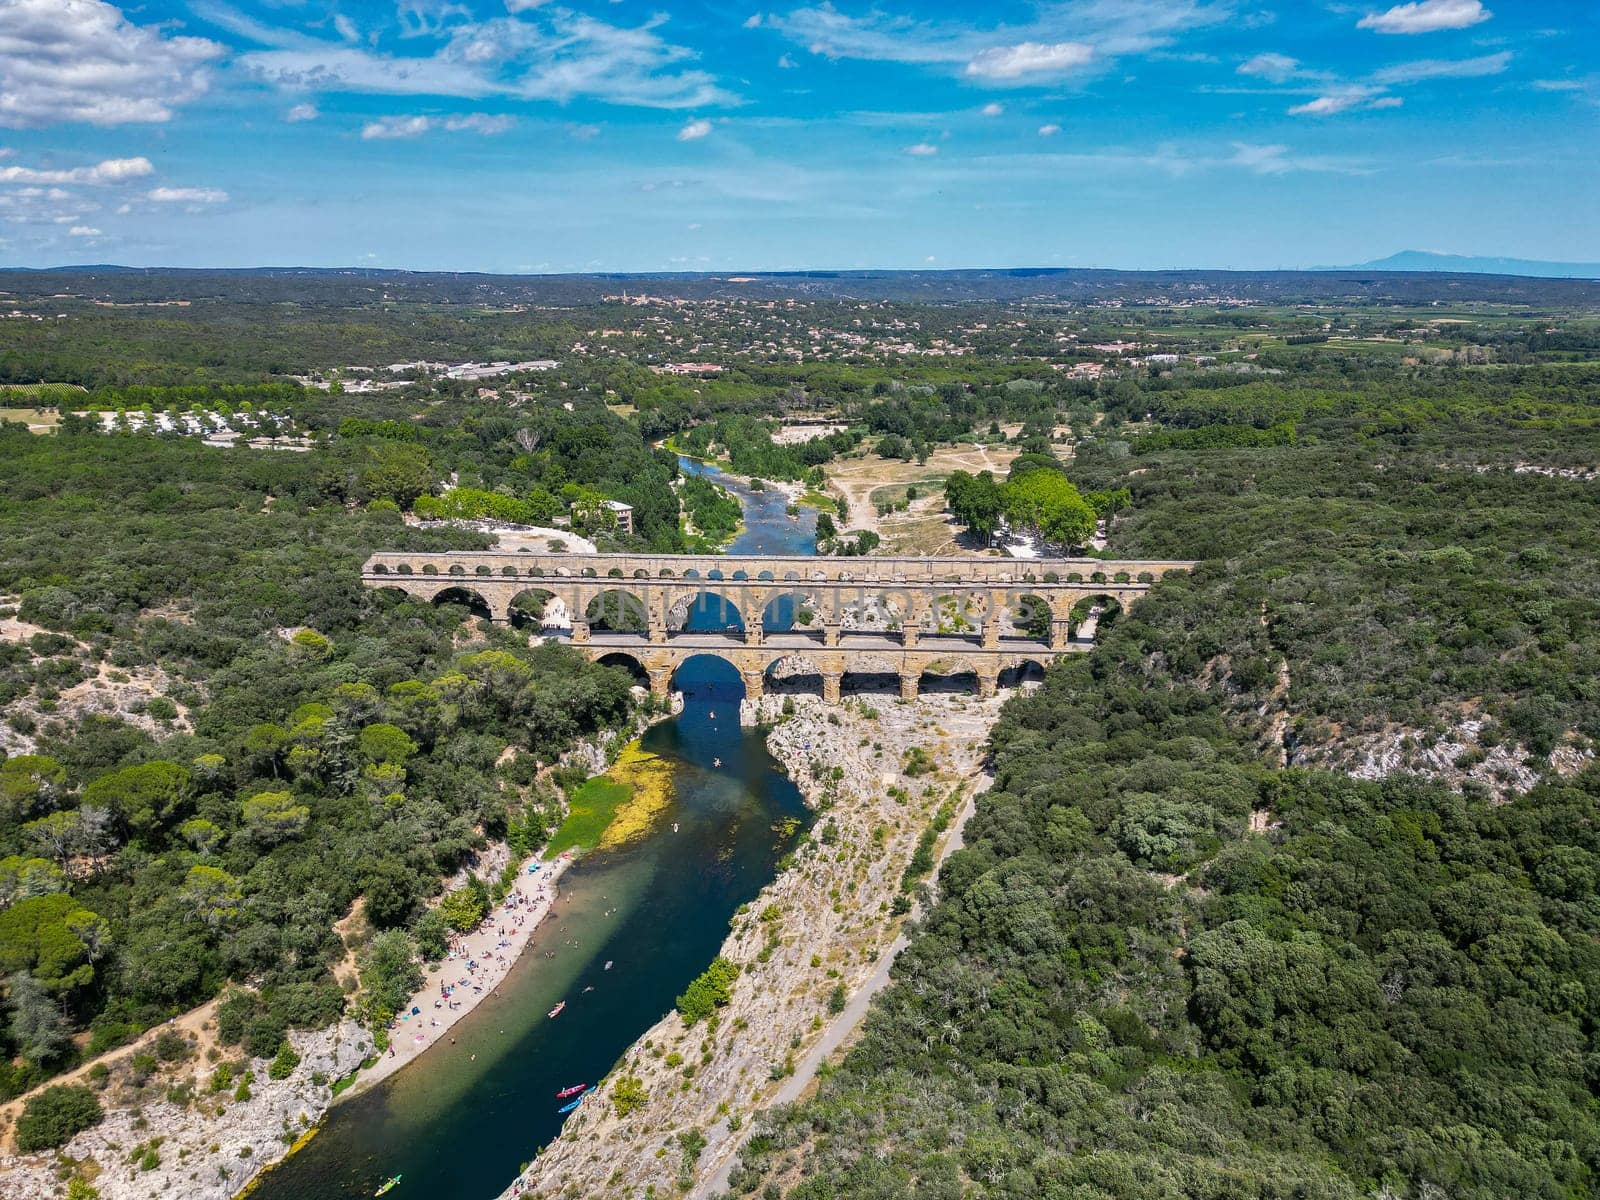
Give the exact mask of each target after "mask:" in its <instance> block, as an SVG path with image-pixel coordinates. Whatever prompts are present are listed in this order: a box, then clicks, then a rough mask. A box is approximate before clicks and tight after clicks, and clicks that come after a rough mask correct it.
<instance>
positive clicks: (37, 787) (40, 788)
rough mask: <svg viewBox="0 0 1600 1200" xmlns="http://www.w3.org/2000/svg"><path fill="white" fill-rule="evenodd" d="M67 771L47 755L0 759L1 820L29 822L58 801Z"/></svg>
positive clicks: (63, 787) (65, 781) (64, 788)
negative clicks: (30, 818) (28, 820)
mask: <svg viewBox="0 0 1600 1200" xmlns="http://www.w3.org/2000/svg"><path fill="white" fill-rule="evenodd" d="M66 785H67V772H66V768H64V767H63V766H62V765H61V764H60V763H58V762H57V761H56V760H55V759H53V758H51V757H50V756H49V755H47V754H19V755H17V756H16V757H15V758H8V759H5V760H4V761H3V762H0V820H4V821H6V822H7V823H11V822H20V821H26V820H27V819H28V818H29V817H32V816H35V815H37V814H39V813H42V812H45V811H47V810H49V809H50V808H51V807H53V806H54V805H55V804H57V803H59V801H60V798H61V796H62V794H63V793H64V792H65V791H66Z"/></svg>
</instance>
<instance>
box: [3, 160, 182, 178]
mask: <svg viewBox="0 0 1600 1200" xmlns="http://www.w3.org/2000/svg"><path fill="white" fill-rule="evenodd" d="M154 173H155V168H154V167H153V166H151V165H150V160H149V159H148V158H142V157H141V158H108V159H105V160H104V161H103V162H98V163H95V165H94V166H92V167H67V168H40V167H0V183H92V184H113V183H126V182H127V181H128V180H130V179H140V178H143V177H144V176H146V175H151V174H154Z"/></svg>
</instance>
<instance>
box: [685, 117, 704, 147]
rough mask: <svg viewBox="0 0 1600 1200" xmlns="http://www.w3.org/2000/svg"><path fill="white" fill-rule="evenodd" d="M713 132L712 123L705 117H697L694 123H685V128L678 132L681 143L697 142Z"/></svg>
mask: <svg viewBox="0 0 1600 1200" xmlns="http://www.w3.org/2000/svg"><path fill="white" fill-rule="evenodd" d="M710 132H711V122H710V121H708V120H706V119H705V118H704V117H697V118H696V119H694V120H693V121H685V122H684V124H683V128H682V129H680V130H678V140H679V141H680V142H697V141H699V140H700V139H701V138H703V137H705V136H706V134H708V133H710Z"/></svg>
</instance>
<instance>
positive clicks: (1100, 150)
mask: <svg viewBox="0 0 1600 1200" xmlns="http://www.w3.org/2000/svg"><path fill="white" fill-rule="evenodd" d="M1597 146H1600V4H1596V3H1594V0H1571V2H1565V0H1564V2H1556V3H1538V2H1534V0H1415V2H1411V3H1402V4H1399V5H1388V4H1385V3H1382V2H1381V0H1380V2H1378V3H1374V4H1368V3H1364V2H1361V0H1357V2H1354V3H1344V2H1339V3H1332V2H1329V3H1319V2H1316V0H1044V2H1040V3H1010V2H1006V3H964V4H956V3H939V4H934V3H911V2H910V0H833V2H832V3H801V4H774V3H772V0H766V4H765V5H763V6H759V7H758V6H755V5H749V4H721V3H712V4H694V5H689V4H681V3H668V2H662V0H657V2H655V3H650V2H647V0H599V2H589V0H565V2H563V0H363V2H361V3H353V2H350V0H332V2H331V3H330V2H328V0H324V2H322V3H313V2H309V0H308V2H305V3H300V2H297V0H146V2H145V3H142V4H137V5H135V4H127V5H125V6H123V7H120V8H119V7H118V6H116V5H114V4H111V3H106V2H104V0H0V148H3V149H0V261H3V262H5V263H9V264H18V265H35V266H42V265H55V264H62V263H83V262H118V263H129V264H139V265H180V266H246V265H263V264H303V265H355V266H382V267H406V268H414V269H448V270H484V271H517V272H522V271H594V270H704V271H728V270H741V269H746V270H757V269H765V270H771V269H784V268H792V267H810V268H851V267H930V266H931V267H982V266H1108V267H1123V268H1160V267H1205V266H1218V267H1241V268H1270V267H1284V266H1308V265H1319V264H1329V263H1347V262H1359V261H1364V260H1367V259H1371V258H1376V257H1380V256H1383V255H1386V254H1388V253H1391V252H1393V251H1395V250H1399V249H1404V248H1419V249H1432V250H1442V251H1447V252H1452V253H1465V254H1504V255H1514V256H1519V257H1526V258H1544V259H1558V260H1567V261H1574V260H1579V261H1595V260H1600V199H1597V196H1600V153H1597V150H1596V147H1597Z"/></svg>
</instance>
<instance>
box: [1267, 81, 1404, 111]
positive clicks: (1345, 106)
mask: <svg viewBox="0 0 1600 1200" xmlns="http://www.w3.org/2000/svg"><path fill="white" fill-rule="evenodd" d="M1378 95H1379V92H1378V89H1377V88H1370V87H1350V88H1344V89H1342V90H1340V91H1337V92H1329V93H1327V94H1326V95H1323V96H1318V97H1317V98H1316V99H1315V100H1308V101H1306V103H1304V104H1296V105H1295V106H1294V107H1293V108H1291V109H1290V110H1289V115H1290V116H1293V117H1332V116H1336V115H1337V114H1339V113H1342V112H1349V111H1350V110H1351V109H1353V108H1370V107H1373V104H1374V101H1375V100H1376V99H1377V97H1378ZM1386 107H1387V106H1386Z"/></svg>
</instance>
